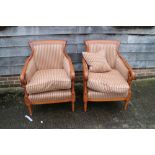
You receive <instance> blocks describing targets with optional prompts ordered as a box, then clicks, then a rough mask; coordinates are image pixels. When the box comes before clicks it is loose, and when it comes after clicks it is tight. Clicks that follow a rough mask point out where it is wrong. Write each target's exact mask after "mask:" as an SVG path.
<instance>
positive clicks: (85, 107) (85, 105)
mask: <svg viewBox="0 0 155 155" xmlns="http://www.w3.org/2000/svg"><path fill="white" fill-rule="evenodd" d="M86 111H87V102H84V112H86Z"/></svg>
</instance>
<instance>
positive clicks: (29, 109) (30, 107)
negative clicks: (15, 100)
mask: <svg viewBox="0 0 155 155" xmlns="http://www.w3.org/2000/svg"><path fill="white" fill-rule="evenodd" d="M27 108H28V111H29V114H30V116H32V105H31V104H29V105H27Z"/></svg>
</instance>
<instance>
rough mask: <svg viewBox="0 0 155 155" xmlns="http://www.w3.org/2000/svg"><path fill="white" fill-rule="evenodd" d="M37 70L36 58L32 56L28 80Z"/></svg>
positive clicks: (28, 68)
mask: <svg viewBox="0 0 155 155" xmlns="http://www.w3.org/2000/svg"><path fill="white" fill-rule="evenodd" d="M36 71H37V68H36V65H35V62H34V58H33V57H32V58H31V60H30V61H29V63H28V66H27V69H26V80H27V81H28V82H29V81H30V80H31V78H32V76H33V75H34V73H35V72H36Z"/></svg>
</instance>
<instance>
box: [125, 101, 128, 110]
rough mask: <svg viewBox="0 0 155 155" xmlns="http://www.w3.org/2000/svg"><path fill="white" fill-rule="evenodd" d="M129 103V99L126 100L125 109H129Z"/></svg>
mask: <svg viewBox="0 0 155 155" xmlns="http://www.w3.org/2000/svg"><path fill="white" fill-rule="evenodd" d="M128 105H129V101H128V100H127V101H125V105H124V110H127V109H128Z"/></svg>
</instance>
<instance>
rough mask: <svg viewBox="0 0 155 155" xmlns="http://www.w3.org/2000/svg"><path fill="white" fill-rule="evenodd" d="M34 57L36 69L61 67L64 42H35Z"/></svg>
mask: <svg viewBox="0 0 155 155" xmlns="http://www.w3.org/2000/svg"><path fill="white" fill-rule="evenodd" d="M33 48H34V59H35V63H36V67H37V69H38V70H41V69H62V68H63V58H64V53H63V50H64V48H65V45H64V44H59V43H46V44H45V43H44V44H41V43H40V44H35V45H33Z"/></svg>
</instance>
